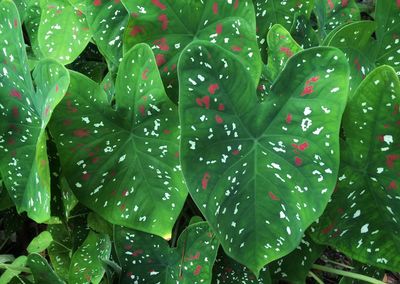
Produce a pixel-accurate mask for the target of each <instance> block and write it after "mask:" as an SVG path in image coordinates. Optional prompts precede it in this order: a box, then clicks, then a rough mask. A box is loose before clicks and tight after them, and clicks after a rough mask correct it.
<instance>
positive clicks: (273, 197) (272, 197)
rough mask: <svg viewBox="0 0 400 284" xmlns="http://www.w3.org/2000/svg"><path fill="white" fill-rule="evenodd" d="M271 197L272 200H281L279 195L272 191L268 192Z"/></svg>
mask: <svg viewBox="0 0 400 284" xmlns="http://www.w3.org/2000/svg"><path fill="white" fill-rule="evenodd" d="M268 195H269V198H271V199H272V200H275V201H278V200H280V199H279V197H277V196H276V195H275V194H273V193H272V192H271V191H270V192H268Z"/></svg>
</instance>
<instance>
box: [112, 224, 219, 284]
mask: <svg viewBox="0 0 400 284" xmlns="http://www.w3.org/2000/svg"><path fill="white" fill-rule="evenodd" d="M114 230H115V231H114V240H115V248H116V252H117V255H118V259H119V263H120V265H121V267H122V274H121V278H120V283H127V284H128V283H134V282H138V283H148V284H155V283H163V284H173V283H174V284H175V283H187V284H189V283H190V284H192V283H193V284H199V283H211V277H212V276H211V272H212V266H213V264H214V261H215V258H216V256H217V252H218V247H219V244H218V240H217V238H216V237H215V235H214V234H213V233H212V232H211V230H210V228H209V226H208V224H207V223H206V222H200V223H196V224H193V225H190V226H189V227H187V228H186V229H185V230H184V231H183V232H182V234H181V235H180V237H179V239H178V245H177V247H176V248H170V247H169V245H168V243H167V242H166V241H165V240H163V239H162V238H160V237H157V236H155V235H151V234H146V233H143V232H140V231H134V230H129V229H127V228H124V227H118V226H115V229H114Z"/></svg>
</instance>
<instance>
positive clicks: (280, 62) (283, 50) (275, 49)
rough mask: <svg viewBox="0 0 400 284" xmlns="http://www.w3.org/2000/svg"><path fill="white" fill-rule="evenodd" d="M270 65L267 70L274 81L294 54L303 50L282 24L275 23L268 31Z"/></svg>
mask: <svg viewBox="0 0 400 284" xmlns="http://www.w3.org/2000/svg"><path fill="white" fill-rule="evenodd" d="M267 42H268V65H267V72H268V77H269V78H270V79H271V81H274V80H275V79H276V77H278V75H279V73H280V72H281V71H282V69H283V67H284V66H285V64H286V62H287V61H288V59H289V58H290V57H292V56H293V55H294V54H296V53H298V52H299V51H301V50H302V48H301V47H300V46H299V45H298V44H297V42H296V41H295V40H294V39H293V38H292V36H291V35H290V33H289V32H288V31H287V30H286V29H285V28H284V27H282V26H281V25H274V26H273V27H272V28H271V29H270V30H269V32H268V36H267Z"/></svg>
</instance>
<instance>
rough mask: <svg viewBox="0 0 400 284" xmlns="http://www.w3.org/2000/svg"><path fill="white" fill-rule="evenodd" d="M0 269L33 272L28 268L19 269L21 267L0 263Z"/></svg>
mask: <svg viewBox="0 0 400 284" xmlns="http://www.w3.org/2000/svg"><path fill="white" fill-rule="evenodd" d="M0 269H10V270H14V271H21V272H25V273H31V270H30V269H29V268H27V267H19V266H14V265H12V264H6V263H0Z"/></svg>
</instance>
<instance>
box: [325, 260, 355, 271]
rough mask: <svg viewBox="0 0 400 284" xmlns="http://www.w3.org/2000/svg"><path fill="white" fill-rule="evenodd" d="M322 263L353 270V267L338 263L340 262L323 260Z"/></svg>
mask: <svg viewBox="0 0 400 284" xmlns="http://www.w3.org/2000/svg"><path fill="white" fill-rule="evenodd" d="M324 261H326V262H329V263H332V264H335V265H338V266H341V267H344V268H347V269H354V267H352V266H350V265H347V264H344V263H340V262H336V261H333V260H330V259H324Z"/></svg>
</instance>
